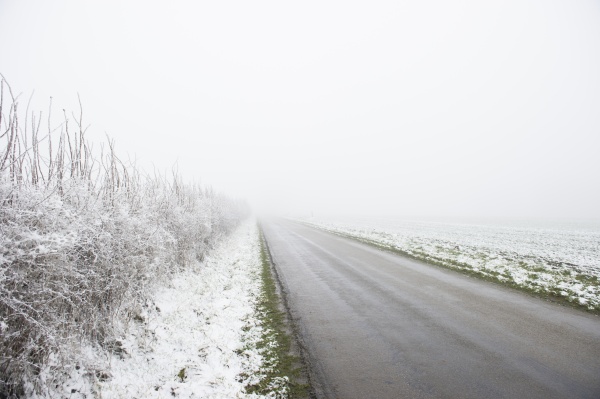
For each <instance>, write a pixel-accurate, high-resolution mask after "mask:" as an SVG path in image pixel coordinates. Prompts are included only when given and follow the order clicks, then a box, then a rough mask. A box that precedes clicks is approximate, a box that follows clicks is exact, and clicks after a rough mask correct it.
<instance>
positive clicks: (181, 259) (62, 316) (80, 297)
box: [0, 81, 246, 397]
mask: <svg viewBox="0 0 600 399" xmlns="http://www.w3.org/2000/svg"><path fill="white" fill-rule="evenodd" d="M7 99H8V101H7ZM17 103H18V102H17V100H16V99H15V97H14V96H13V95H12V93H11V92H10V90H9V87H8V86H7V85H6V84H5V83H4V81H2V102H1V103H0V115H1V120H0V396H8V397H10V396H11V395H19V394H23V393H24V392H27V391H28V392H33V391H34V390H38V389H40V387H43V386H47V385H48V384H52V383H59V381H58V380H57V379H60V378H61V375H67V374H69V373H70V372H71V371H72V369H73V368H75V369H79V368H81V369H85V370H88V371H90V372H93V373H94V374H95V376H96V377H97V378H98V379H100V380H101V379H103V378H105V377H106V373H107V367H108V365H107V364H105V363H106V362H103V361H102V359H100V358H98V357H90V356H86V355H85V354H83V353H81V352H82V350H83V348H90V347H93V348H97V349H98V350H99V351H100V352H102V351H106V352H118V351H119V350H120V348H119V340H118V337H119V334H120V333H121V332H122V331H123V330H124V329H125V328H126V326H127V324H128V323H129V322H130V321H131V320H132V319H134V318H136V317H139V314H140V312H142V309H143V307H144V306H145V304H146V301H147V298H148V294H149V293H150V292H151V291H152V289H153V288H154V287H156V285H157V283H160V282H161V281H163V282H164V281H165V279H166V278H168V277H169V275H170V274H171V273H173V272H175V271H179V270H181V269H183V268H185V267H186V266H188V265H190V264H191V263H192V262H194V261H195V260H196V259H201V258H203V257H204V256H205V254H206V252H207V250H209V249H210V248H211V247H212V246H213V245H214V244H215V243H216V242H217V241H219V239H220V238H221V237H222V236H224V235H225V234H227V233H228V232H230V231H231V230H232V229H233V228H234V227H235V226H236V225H237V224H238V223H239V221H240V219H241V218H243V216H244V215H245V212H246V211H245V206H244V205H243V204H240V203H238V202H236V201H233V200H230V199H228V198H225V197H223V196H221V195H218V194H216V193H214V192H213V191H211V190H208V189H202V188H200V187H198V186H193V185H186V184H183V183H182V182H181V180H180V179H179V178H178V177H177V176H174V177H173V178H165V177H152V178H151V177H144V176H142V174H141V173H140V172H138V171H137V170H136V169H135V168H134V167H132V166H128V165H126V164H124V163H123V162H121V161H120V160H119V159H118V157H117V156H116V154H115V152H114V146H113V144H112V143H109V145H108V146H107V147H106V148H108V151H107V152H105V153H100V154H94V153H93V151H92V150H91V146H90V145H89V143H88V142H87V140H86V139H85V137H84V133H85V131H84V129H82V126H81V122H80V121H76V122H75V124H76V128H75V129H74V131H73V129H71V130H70V126H69V122H70V121H68V120H65V121H64V122H63V123H62V124H61V125H60V126H58V127H55V126H53V127H52V128H48V129H47V130H46V131H52V130H54V133H52V134H50V135H46V136H44V137H40V135H39V132H40V131H44V129H41V128H40V123H39V120H36V118H35V117H34V114H31V115H30V116H29V117H30V120H29V121H27V117H28V115H24V116H23V115H20V114H19V112H18V108H17ZM38 119H41V118H38ZM21 121H24V123H21ZM108 358H109V357H107V359H108ZM83 363H86V364H83ZM54 380H57V381H54Z"/></svg>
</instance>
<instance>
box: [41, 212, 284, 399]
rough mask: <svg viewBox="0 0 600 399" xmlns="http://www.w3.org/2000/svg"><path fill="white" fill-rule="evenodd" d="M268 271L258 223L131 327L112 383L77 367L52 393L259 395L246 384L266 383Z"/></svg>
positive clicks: (114, 358) (185, 275)
mask: <svg viewBox="0 0 600 399" xmlns="http://www.w3.org/2000/svg"><path fill="white" fill-rule="evenodd" d="M260 269H261V260H260V243H259V235H258V229H257V226H256V223H255V221H253V220H250V221H247V222H245V223H244V224H243V225H242V226H241V227H240V228H239V229H238V230H237V231H236V232H234V233H233V234H232V235H231V236H230V237H227V238H226V239H225V240H224V242H222V244H221V245H220V246H219V247H218V248H217V249H215V250H213V251H212V252H211V253H210V257H209V258H207V259H205V261H204V262H202V263H199V264H197V265H196V266H195V267H194V268H192V269H191V270H188V271H185V272H182V273H180V274H179V275H177V276H176V277H175V279H174V280H173V281H172V285H171V286H170V287H164V288H162V289H160V290H158V291H157V292H156V295H155V298H154V303H153V304H152V306H149V307H148V309H147V310H145V311H144V312H142V313H141V314H140V315H139V316H138V317H137V320H136V321H133V322H132V323H131V325H130V326H128V328H127V329H126V331H127V333H126V335H125V336H124V337H123V339H122V341H121V346H122V349H123V351H122V353H120V354H119V353H115V354H112V355H111V358H110V359H109V361H110V377H109V378H108V379H105V380H104V381H100V379H104V378H98V376H96V377H90V373H86V372H85V370H79V371H77V370H74V371H73V373H72V374H71V378H70V380H69V381H68V382H67V383H66V384H64V386H63V387H62V389H58V390H62V395H61V392H48V393H50V394H51V395H48V396H53V397H54V396H56V397H65V395H66V397H70V398H83V397H88V398H89V397H100V398H103V399H108V398H129V399H131V398H140V399H142V398H173V397H176V398H227V399H231V398H248V397H258V395H248V394H246V393H245V392H244V387H245V385H247V384H248V383H256V382H258V380H259V379H260V378H261V377H260V376H261V367H262V363H263V357H262V356H261V353H260V351H259V350H257V349H256V344H257V342H258V341H259V340H260V338H261V336H262V333H263V331H262V327H261V326H260V325H259V321H258V319H257V315H256V314H255V305H256V301H257V298H258V296H259V294H260V290H261V287H260V284H261V280H260ZM244 327H246V328H244ZM91 352H93V351H90V356H93V353H91ZM182 370H183V371H182ZM86 374H87V375H86ZM241 375H247V377H243V378H242V377H240V376H241ZM181 377H183V378H181ZM273 395H275V393H273ZM44 396H46V395H44Z"/></svg>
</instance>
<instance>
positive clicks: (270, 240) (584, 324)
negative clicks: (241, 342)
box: [261, 219, 600, 399]
mask: <svg viewBox="0 0 600 399" xmlns="http://www.w3.org/2000/svg"><path fill="white" fill-rule="evenodd" d="M261 225H262V229H263V232H264V235H265V238H266V241H267V244H268V248H269V250H270V252H271V255H272V259H273V261H274V263H275V267H276V269H277V273H278V275H279V278H280V280H281V283H282V286H283V289H284V292H285V294H286V297H287V302H288V306H289V308H290V313H291V316H292V319H293V320H294V322H295V324H296V328H297V330H298V334H299V337H300V340H301V343H302V345H303V346H304V348H305V350H306V354H307V359H308V361H309V363H310V368H311V370H312V378H313V384H314V385H315V389H316V391H317V396H318V397H322V398H343V399H350V398H360V399H368V398H375V399H384V398H478V399H481V398H544V399H550V398H590V399H592V398H594V399H598V398H600V318H599V317H597V316H593V315H588V314H586V313H584V312H582V311H578V310H574V309H570V308H567V307H564V306H560V305H556V304H552V303H548V302H545V301H543V300H541V299H537V298H533V297H530V296H528V295H526V294H522V293H519V292H516V291H513V290H511V289H507V288H504V287H501V286H498V285H495V284H492V283H488V282H485V281H480V280H477V279H474V278H470V277H467V276H464V275H461V274H459V273H456V272H452V271H449V270H445V269H442V268H438V267H435V266H429V265H426V264H424V263H420V262H417V261H413V260H410V259H407V258H403V257H400V256H398V255H395V254H391V253H387V252H384V251H380V250H378V249H375V248H373V247H370V246H367V245H365V244H362V243H359V242H356V241H353V240H349V239H345V238H342V237H338V236H335V235H332V234H329V233H326V232H323V231H320V230H317V229H314V228H310V227H307V226H304V225H301V224H298V223H295V222H291V221H287V220H283V219H267V220H264V221H262V223H261Z"/></svg>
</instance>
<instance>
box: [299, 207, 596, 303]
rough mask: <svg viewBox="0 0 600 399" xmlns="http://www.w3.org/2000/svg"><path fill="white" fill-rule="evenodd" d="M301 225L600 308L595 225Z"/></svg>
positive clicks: (325, 222) (340, 222)
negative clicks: (347, 236)
mask: <svg viewBox="0 0 600 399" xmlns="http://www.w3.org/2000/svg"><path fill="white" fill-rule="evenodd" d="M303 221H304V222H305V223H309V224H312V225H314V226H316V227H319V228H322V229H325V230H329V231H332V232H335V233H341V234H345V235H349V236H352V237H355V238H358V239H360V240H365V241H369V242H375V243H378V244H380V245H384V246H387V247H390V248H393V249H395V250H399V251H401V252H403V253H405V254H407V255H409V256H412V257H414V258H417V259H421V260H424V261H427V262H432V263H436V264H441V265H443V266H446V267H450V268H455V269H461V270H469V271H474V272H476V273H477V274H479V275H481V276H484V277H488V278H492V279H496V280H500V281H503V282H508V283H511V284H515V285H517V286H521V287H524V288H527V289H530V290H533V291H536V292H540V293H548V294H553V295H559V296H563V297H565V298H566V299H567V300H569V301H572V302H575V303H579V304H580V305H584V306H586V307H587V308H589V309H600V284H599V278H600V226H597V225H594V224H592V223H587V224H573V223H571V224H549V223H546V224H545V225H541V224H527V223H512V224H511V223H504V224H465V223H440V222H431V221H429V222H423V221H414V220H397V219H375V218H373V219H368V218H367V219H360V218H356V219H345V220H328V219H322V220H317V219H314V218H313V219H310V220H303Z"/></svg>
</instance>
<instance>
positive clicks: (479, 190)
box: [0, 0, 600, 219]
mask: <svg viewBox="0 0 600 399" xmlns="http://www.w3.org/2000/svg"><path fill="white" fill-rule="evenodd" d="M599 71H600V2H598V1H595V0H589V1H586V0H580V1H569V0H563V1H555V0H540V1H531V0H515V1H497V2H482V1H475V0H474V1H399V0H398V1H368V2H367V1H361V2H358V1H302V2H281V1H252V2H250V1H218V2H198V1H171V2H166V1H163V2H152V1H102V2H92V1H82V0H73V1H65V0H56V1H52V2H48V1H43V0H37V1H16V0H13V1H11V0H1V1H0V73H2V74H3V75H4V77H5V78H6V79H7V81H8V82H9V83H10V84H11V86H12V87H13V90H15V91H16V92H20V93H22V97H21V101H22V102H25V103H26V100H27V99H28V98H29V96H30V95H31V93H32V92H33V91H34V90H35V95H34V97H33V100H32V109H36V110H42V111H43V112H44V113H45V114H44V115H45V116H47V109H48V104H49V98H50V96H52V97H53V99H52V103H53V106H54V109H55V110H54V111H53V112H55V113H56V115H57V117H56V118H57V123H59V122H60V118H61V117H60V113H61V112H62V111H61V110H62V109H63V108H65V109H67V110H74V111H77V110H78V102H77V95H78V94H79V96H80V97H81V101H82V104H83V107H84V118H85V120H86V121H87V123H88V124H90V125H91V127H90V129H89V133H88V137H89V138H90V139H91V140H94V141H101V140H103V137H104V135H105V133H106V134H107V135H108V136H110V137H112V138H114V139H115V141H116V144H117V151H118V152H120V153H123V154H128V156H129V157H130V158H132V159H135V160H136V162H137V164H138V165H139V166H140V167H142V168H144V169H146V170H152V168H157V169H159V170H171V168H173V165H177V166H176V167H177V169H178V170H179V172H180V173H181V174H182V175H183V176H184V177H185V178H186V179H192V180H197V181H200V182H201V183H203V184H207V185H211V186H213V187H214V188H215V189H217V190H220V191H223V192H225V193H228V194H229V195H233V196H239V197H243V198H247V199H248V200H249V201H250V203H251V204H253V205H254V206H255V207H256V209H258V210H263V211H264V210H268V211H272V212H279V213H283V214H289V213H293V214H304V215H309V214H332V213H336V214H353V215H358V214H360V215H369V214H373V215H403V216H414V217H421V216H422V217H442V216H443V217H499V218H553V219H556V218H580V219H597V218H600V206H598V204H600V179H599V177H600V156H599V152H600V72H599Z"/></svg>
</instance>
